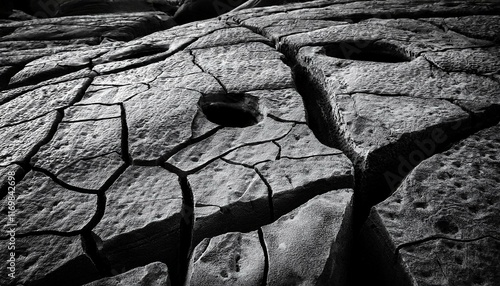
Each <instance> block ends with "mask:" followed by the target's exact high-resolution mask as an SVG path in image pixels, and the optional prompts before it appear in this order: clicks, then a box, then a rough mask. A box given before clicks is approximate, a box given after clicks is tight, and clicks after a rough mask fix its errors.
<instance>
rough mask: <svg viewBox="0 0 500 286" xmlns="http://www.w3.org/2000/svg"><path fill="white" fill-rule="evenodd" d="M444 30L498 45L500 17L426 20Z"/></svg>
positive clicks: (477, 16)
mask: <svg viewBox="0 0 500 286" xmlns="http://www.w3.org/2000/svg"><path fill="white" fill-rule="evenodd" d="M426 20H428V21H430V22H432V23H434V24H436V25H439V26H440V27H442V28H443V29H444V30H452V31H455V32H457V33H461V34H463V35H466V36H468V37H474V38H481V39H486V40H489V41H494V42H496V43H498V42H499V41H500V35H499V34H498V31H500V24H499V20H500V16H498V15H470V16H463V17H451V18H430V19H426Z"/></svg>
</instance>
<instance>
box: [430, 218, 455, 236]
mask: <svg viewBox="0 0 500 286" xmlns="http://www.w3.org/2000/svg"><path fill="white" fill-rule="evenodd" d="M434 227H435V228H437V229H438V230H439V231H440V232H442V233H445V234H454V233H457V232H458V227H457V226H456V225H455V224H454V223H453V222H451V221H450V220H448V219H447V218H440V219H439V220H438V221H437V222H436V223H435V224H434Z"/></svg>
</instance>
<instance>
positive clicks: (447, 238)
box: [363, 125, 500, 285]
mask: <svg viewBox="0 0 500 286" xmlns="http://www.w3.org/2000/svg"><path fill="white" fill-rule="evenodd" d="M499 131H500V126H498V125H497V126H495V127H492V128H489V129H486V130H483V131H481V132H479V133H477V134H474V135H472V136H471V137H469V138H467V139H465V140H463V141H460V142H459V143H457V144H455V145H454V146H453V147H452V148H451V149H450V150H448V151H446V152H444V153H442V154H437V155H434V156H433V157H431V158H429V159H427V160H425V161H423V162H422V163H421V164H420V165H419V166H418V167H416V168H415V169H414V170H413V171H412V172H411V173H410V174H409V175H408V177H407V178H406V179H405V180H404V182H403V183H402V184H401V186H400V187H399V189H398V190H397V191H396V192H395V193H394V194H393V195H392V196H391V197H389V198H388V199H387V200H385V201H384V202H382V203H380V204H379V205H377V206H376V207H374V208H373V209H372V211H371V213H370V216H369V218H368V221H367V222H366V224H365V226H364V229H363V231H364V232H365V233H366V234H365V236H366V237H367V239H369V242H368V243H369V244H370V245H371V247H372V249H378V251H377V252H380V253H382V254H379V256H378V257H382V255H383V256H384V257H387V258H390V261H388V262H387V263H385V264H384V265H385V266H387V267H391V265H394V266H392V267H394V269H396V271H399V272H400V273H397V274H395V275H391V276H386V277H385V279H386V280H387V283H391V284H390V285H402V284H401V282H400V280H397V279H396V278H397V277H405V278H406V279H407V280H408V281H407V284H405V285H436V284H438V285H473V284H476V285H496V284H498V282H500V276H499V274H498V273H500V272H499V270H500V268H499V265H500V264H499V262H500V258H499V257H500V256H499V254H500V242H499V240H500V239H499V238H500V232H499V229H500V225H499V222H500V220H498V217H499V215H500V205H499V202H500V198H499V192H498V191H499V189H498V187H499V184H498V183H499V171H500V169H499V166H500V165H499V160H498V158H499V147H500V145H499V144H500V136H499V134H500V133H499ZM386 273H387V272H386ZM387 285H389V284H387Z"/></svg>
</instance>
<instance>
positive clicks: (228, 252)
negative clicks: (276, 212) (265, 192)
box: [190, 189, 353, 285]
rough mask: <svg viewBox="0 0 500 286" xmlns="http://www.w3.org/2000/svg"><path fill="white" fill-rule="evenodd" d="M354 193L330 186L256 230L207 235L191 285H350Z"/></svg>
mask: <svg viewBox="0 0 500 286" xmlns="http://www.w3.org/2000/svg"><path fill="white" fill-rule="evenodd" d="M352 194H353V192H352V190H350V189H342V190H336V191H331V192H328V193H326V194H322V195H319V196H316V197H314V198H312V199H311V200H310V201H308V202H306V203H305V204H303V205H302V206H300V207H298V208H297V209H295V210H293V211H292V212H290V213H288V214H286V215H284V216H282V217H281V218H279V219H278V220H277V221H275V222H274V223H272V224H269V225H266V226H263V227H262V228H259V229H258V230H257V231H253V232H249V233H239V232H236V233H227V234H224V235H220V236H217V237H213V238H207V239H205V240H203V241H202V242H201V243H200V244H199V245H198V246H197V247H196V248H195V250H194V255H193V259H192V276H191V281H190V285H264V284H266V285H330V284H332V285H346V284H345V283H346V277H345V269H346V268H345V267H346V266H347V265H348V263H349V257H348V255H347V254H348V252H349V250H350V247H351V246H350V240H351V235H352V233H351V229H350V227H351V226H350V223H351V211H352V201H351V199H352Z"/></svg>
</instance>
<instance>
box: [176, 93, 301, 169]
mask: <svg viewBox="0 0 500 286" xmlns="http://www.w3.org/2000/svg"><path fill="white" fill-rule="evenodd" d="M243 97H245V98H253V99H257V101H256V102H257V104H256V105H255V106H250V105H252V104H249V103H248V102H247V104H248V106H247V104H244V106H242V107H241V111H243V110H244V109H245V108H251V109H253V110H254V113H253V116H255V118H254V119H255V121H258V122H257V124H254V125H251V126H247V127H244V128H238V127H224V128H222V129H220V130H218V131H217V133H215V134H213V135H211V136H209V137H207V138H206V139H203V140H201V141H200V142H198V143H196V144H192V145H190V146H188V147H186V148H184V149H182V150H180V151H179V152H177V153H176V154H175V155H173V156H172V157H170V158H169V159H168V162H169V163H170V164H173V165H175V166H176V167H178V168H180V169H182V170H194V169H196V168H200V167H201V166H203V165H204V164H206V163H208V162H210V161H211V160H215V159H217V158H220V157H222V156H226V155H229V154H230V153H231V155H230V156H229V157H226V158H227V159H229V160H231V159H234V158H235V156H236V157H240V158H241V156H246V157H247V158H250V157H253V156H256V155H258V154H259V153H261V152H262V151H260V150H259V149H258V148H257V147H256V148H253V151H250V152H251V154H253V155H249V154H250V153H247V154H246V155H245V151H242V152H239V151H236V152H233V151H235V150H237V149H239V148H246V147H250V146H253V145H256V144H261V143H266V142H271V141H273V140H278V139H280V138H283V136H285V135H286V134H287V133H288V132H289V131H290V130H291V129H292V127H293V125H294V124H293V123H292V122H301V121H305V119H304V109H303V105H302V102H301V101H302V100H301V98H300V95H299V94H298V93H297V92H296V91H295V90H293V89H283V90H259V91H250V92H248V93H244V94H243ZM228 99H230V97H228ZM216 102H217V101H215V100H214V103H216ZM221 102H222V103H224V100H222V101H221ZM201 111H202V112H205V113H207V111H208V110H205V111H203V109H202V110H201ZM207 114H209V113H207ZM225 114H227V113H225ZM238 115H239V113H237V114H235V116H234V117H231V116H223V117H221V121H222V122H219V123H221V124H226V125H230V123H233V122H234V121H235V117H236V116H238ZM273 118H274V119H273ZM198 119H199V120H198V124H197V125H196V126H211V125H210V124H209V123H210V122H209V120H208V119H207V116H206V115H204V114H201V115H200V116H199V118H198ZM287 121H289V122H287ZM223 126H224V125H223ZM267 151H269V150H266V152H267ZM240 154H241V155H240ZM276 155H277V153H276V154H271V155H270V156H271V157H267V155H266V156H264V157H263V160H267V159H272V158H274V157H275V156H276ZM259 156H260V155H259ZM259 160H260V159H252V161H253V162H254V163H257V161H259ZM243 161H244V159H243ZM243 161H238V162H239V163H243Z"/></svg>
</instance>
